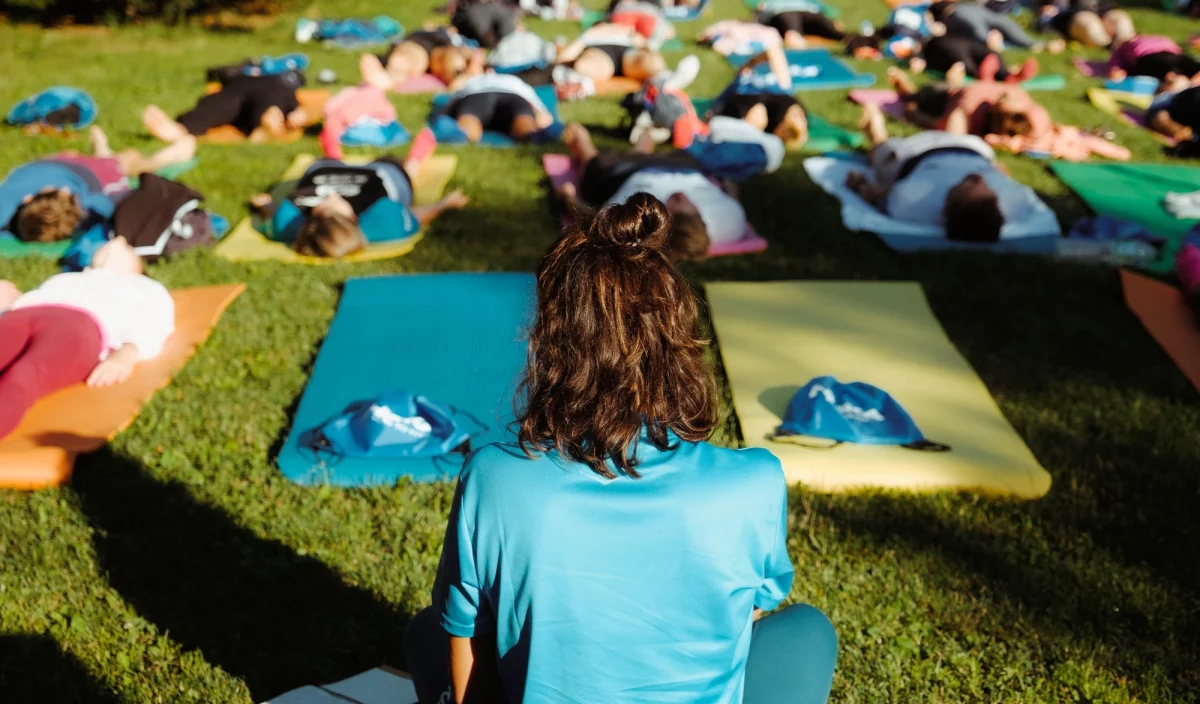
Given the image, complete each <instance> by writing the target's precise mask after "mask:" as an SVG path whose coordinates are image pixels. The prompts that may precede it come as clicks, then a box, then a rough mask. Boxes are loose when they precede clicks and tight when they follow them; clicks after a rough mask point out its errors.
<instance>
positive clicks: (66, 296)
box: [0, 269, 175, 359]
mask: <svg viewBox="0 0 1200 704" xmlns="http://www.w3.org/2000/svg"><path fill="white" fill-rule="evenodd" d="M38 306H62V307H65V308H74V309H75V310H78V311H82V312H84V313H87V314H88V315H89V316H91V318H92V320H94V321H96V326H97V327H99V328H100V335H101V337H102V339H103V344H104V350H103V352H102V353H101V355H100V358H101V359H103V358H105V357H107V356H108V353H109V352H110V351H113V350H117V349H120V348H121V347H123V346H125V345H127V344H133V345H136V346H137V350H138V358H139V359H150V358H152V357H157V356H158V355H159V353H161V352H162V349H163V345H164V344H166V342H167V338H168V337H170V336H171V333H173V332H174V331H175V301H174V299H172V298H171V294H170V292H169V291H167V289H166V287H165V286H163V285H162V284H160V283H158V282H157V281H155V280H153V279H151V278H148V277H146V276H133V275H130V274H118V273H114V272H111V271H107V270H105V269H86V270H84V271H81V272H75V273H69V274H58V275H56V276H51V277H50V278H49V279H47V280H46V281H45V283H43V284H42V285H41V286H38V287H37V288H35V289H34V290H32V291H30V292H29V293H26V294H25V295H23V296H21V297H20V298H18V299H17V300H16V302H15V303H13V304H12V306H11V308H10V310H16V309H18V308H34V307H38ZM0 315H2V313H0Z"/></svg>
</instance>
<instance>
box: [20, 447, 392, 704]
mask: <svg viewBox="0 0 1200 704" xmlns="http://www.w3.org/2000/svg"><path fill="white" fill-rule="evenodd" d="M72 487H73V488H74V489H75V491H76V492H77V493H78V495H79V505H80V508H81V510H82V511H83V512H84V513H85V514H86V515H87V517H88V521H89V523H90V524H91V525H92V526H93V527H95V529H96V532H95V534H94V535H95V537H94V543H95V550H96V555H97V558H98V560H99V561H100V563H101V565H102V568H103V570H104V572H105V573H106V575H107V577H108V581H109V583H110V584H111V585H112V587H113V588H114V589H116V590H117V591H119V592H120V593H121V595H122V596H123V597H124V598H125V600H126V601H128V602H129V603H130V604H131V605H132V606H133V608H135V609H137V611H138V612H139V613H140V614H141V615H142V616H144V617H145V618H146V619H147V620H149V621H151V622H153V623H154V624H155V625H156V626H157V627H158V628H159V629H160V630H161V631H163V632H167V633H170V636H171V638H172V639H174V640H175V641H177V642H179V643H180V644H181V645H182V646H183V647H184V648H189V649H190V648H196V649H198V650H200V651H201V652H202V653H203V654H204V657H205V659H206V660H208V661H209V662H211V663H213V664H214V665H218V666H220V667H222V668H223V669H225V670H226V671H228V672H229V673H231V674H233V675H234V676H236V677H239V678H241V679H242V680H243V681H244V682H245V683H246V685H247V686H248V687H249V688H250V691H251V693H252V694H253V695H254V698H255V701H264V700H266V699H268V698H270V697H272V696H276V695H278V694H280V693H282V692H284V691H287V690H289V689H292V688H294V687H297V686H300V685H304V684H311V683H313V682H330V681H334V680H337V679H340V678H342V677H345V676H348V675H351V674H354V673H356V672H360V671H362V670H365V669H368V668H371V667H375V666H377V665H380V664H383V663H397V664H399V663H402V658H403V655H402V647H401V643H402V639H403V635H404V629H405V627H406V625H407V616H405V615H402V614H399V613H397V612H396V611H395V609H394V608H393V607H392V606H391V605H389V604H387V603H384V602H383V601H381V600H380V599H379V598H377V597H376V596H374V595H373V594H371V593H370V592H368V591H366V590H364V589H361V588H357V587H353V586H350V585H348V584H347V583H346V582H345V581H343V579H342V578H341V577H340V576H339V575H338V574H337V573H336V572H334V571H333V570H331V569H330V568H329V567H328V566H326V565H325V564H324V563H322V562H321V561H319V560H317V559H314V558H311V557H304V556H301V555H298V554H297V553H296V552H295V551H294V550H292V549H291V548H290V547H288V546H286V545H284V544H283V543H280V542H278V541H274V540H268V539H264V538H260V537H258V536H256V535H254V534H253V533H252V532H250V531H249V530H247V529H245V528H242V527H241V526H239V525H237V523H236V522H235V521H234V519H232V518H231V517H230V516H229V515H227V514H226V513H225V512H224V511H222V510H221V509H218V508H215V507H213V506H208V505H205V504H203V503H200V502H199V501H197V500H196V498H195V497H193V496H192V495H191V493H190V492H189V491H188V490H187V488H186V487H184V486H182V485H180V484H177V483H173V482H162V481H159V480H156V479H154V478H152V477H150V476H149V475H148V474H147V473H146V472H145V470H144V468H143V467H141V466H140V465H139V464H138V463H136V462H134V461H131V460H129V459H126V458H123V457H120V456H117V455H114V454H112V453H111V452H109V451H107V450H105V451H102V452H99V453H97V454H95V455H92V456H89V457H82V458H80V460H79V463H78V467H77V469H76V472H75V478H74V480H73V482H72ZM5 701H14V700H5ZM15 701H21V700H20V699H18V700H15Z"/></svg>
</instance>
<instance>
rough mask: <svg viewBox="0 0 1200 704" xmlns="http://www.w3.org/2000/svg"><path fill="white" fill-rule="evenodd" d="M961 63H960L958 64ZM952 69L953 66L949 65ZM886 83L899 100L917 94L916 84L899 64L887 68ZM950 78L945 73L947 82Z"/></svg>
mask: <svg viewBox="0 0 1200 704" xmlns="http://www.w3.org/2000/svg"><path fill="white" fill-rule="evenodd" d="M960 65H961V64H960ZM951 68H952V69H953V66H952V67H951ZM887 79H888V85H889V86H891V87H892V90H894V91H896V95H897V96H899V97H900V99H901V100H904V99H905V98H908V97H910V96H913V95H916V94H917V84H916V83H913V80H912V77H911V76H909V75H908V73H906V72H905V71H904V69H902V68H900V67H899V66H891V67H889V68H888V70H887ZM949 80H950V74H949V72H947V73H946V81H947V83H948V82H949Z"/></svg>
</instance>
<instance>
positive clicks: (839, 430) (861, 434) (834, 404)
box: [771, 376, 950, 452]
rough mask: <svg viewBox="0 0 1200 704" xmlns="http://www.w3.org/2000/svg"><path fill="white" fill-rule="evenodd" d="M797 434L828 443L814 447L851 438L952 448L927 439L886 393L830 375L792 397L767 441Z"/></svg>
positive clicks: (916, 447) (918, 447)
mask: <svg viewBox="0 0 1200 704" xmlns="http://www.w3.org/2000/svg"><path fill="white" fill-rule="evenodd" d="M795 436H802V437H806V438H814V439H819V440H825V441H829V442H830V443H831V444H828V445H814V447H833V446H836V445H839V444H841V443H844V442H853V443H858V444H860V445H900V446H901V447H906V448H910V449H914V450H932V451H937V452H945V451H947V450H949V449H950V447H949V446H947V445H942V444H940V443H935V442H930V441H929V440H926V439H925V436H924V435H923V434H922V433H921V430H920V429H919V428H917V424H916V423H915V422H914V421H913V419H912V416H910V415H908V412H907V411H905V410H904V408H902V407H901V406H900V404H899V403H898V402H897V401H896V399H894V398H892V396H891V394H889V393H888V392H886V391H884V390H883V389H880V388H879V387H877V386H872V385H870V384H867V383H864V382H861V381H856V382H853V383H850V384H843V383H842V382H840V381H838V380H837V379H836V378H835V377H832V376H819V377H817V378H815V379H813V380H812V381H810V382H808V383H807V384H805V385H804V386H803V387H801V388H800V390H799V391H797V392H796V394H795V395H794V396H792V400H791V401H790V402H789V403H788V407H787V411H786V412H785V413H784V416H783V423H782V424H781V425H780V426H779V427H778V428H776V429H775V433H774V435H772V436H771V439H772V440H780V439H783V438H788V437H795ZM801 444H803V443H801Z"/></svg>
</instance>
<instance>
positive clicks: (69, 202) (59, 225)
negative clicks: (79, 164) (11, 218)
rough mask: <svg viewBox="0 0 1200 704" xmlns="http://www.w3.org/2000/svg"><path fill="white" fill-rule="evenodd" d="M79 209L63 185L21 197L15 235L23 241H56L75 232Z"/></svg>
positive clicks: (81, 214) (76, 201) (81, 212)
mask: <svg viewBox="0 0 1200 704" xmlns="http://www.w3.org/2000/svg"><path fill="white" fill-rule="evenodd" d="M82 219H83V208H82V207H81V206H80V205H79V200H78V199H77V198H76V197H75V194H74V193H72V192H71V191H70V189H67V188H58V189H49V190H44V191H42V192H41V193H38V194H36V195H28V196H25V200H24V201H23V202H22V203H21V208H20V210H19V211H17V223H16V225H17V230H16V235H17V238H18V239H20V240H22V241H24V242H57V241H59V240H65V239H67V238H68V237H70V236H71V235H72V234H74V232H75V228H76V227H78V226H79V221H80V220H82Z"/></svg>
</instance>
